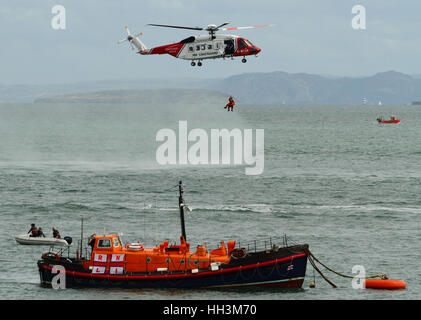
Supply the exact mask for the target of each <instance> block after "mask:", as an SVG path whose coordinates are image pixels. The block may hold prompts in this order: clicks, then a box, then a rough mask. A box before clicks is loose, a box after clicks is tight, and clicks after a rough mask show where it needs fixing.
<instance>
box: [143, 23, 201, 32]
mask: <svg viewBox="0 0 421 320" xmlns="http://www.w3.org/2000/svg"><path fill="white" fill-rule="evenodd" d="M148 26H154V27H166V28H176V29H188V30H203V28H199V27H183V26H169V25H166V24H153V23H149V24H148Z"/></svg>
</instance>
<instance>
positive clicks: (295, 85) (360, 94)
mask: <svg viewBox="0 0 421 320" xmlns="http://www.w3.org/2000/svg"><path fill="white" fill-rule="evenodd" d="M230 95H232V96H234V97H235V98H236V99H237V100H238V101H239V102H241V103H242V104H346V105H360V104H362V101H363V99H364V101H365V103H364V104H367V105H378V104H379V101H381V102H382V105H390V104H394V105H399V104H400V105H410V104H411V103H412V104H413V105H418V102H419V101H420V99H421V97H420V96H421V78H419V77H416V76H414V77H412V76H409V75H406V74H403V73H400V72H396V71H387V72H382V73H377V74H375V75H373V76H368V77H360V78H350V77H332V76H321V75H314V74H307V73H287V72H282V71H274V72H266V73H264V72H261V73H259V72H255V73H244V74H239V75H235V76H230V77H227V78H224V79H207V80H206V79H183V78H180V79H173V80H170V79H163V80H159V79H138V80H115V81H113V80H108V81H96V82H95V81H93V82H81V83H73V84H72V83H70V84H53V85H0V101H1V102H3V103H32V102H35V103H41V102H42V103H50V102H55V103H57V102H69V103H75V102H80V103H196V102H197V101H198V100H203V101H208V102H209V103H213V102H214V101H218V103H220V99H222V100H224V99H225V98H226V97H227V96H230Z"/></svg>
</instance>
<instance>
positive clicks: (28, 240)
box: [15, 234, 69, 246]
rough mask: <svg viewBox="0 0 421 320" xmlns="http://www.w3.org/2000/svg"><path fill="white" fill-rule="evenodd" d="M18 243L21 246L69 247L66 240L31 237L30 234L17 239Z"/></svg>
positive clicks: (19, 236)
mask: <svg viewBox="0 0 421 320" xmlns="http://www.w3.org/2000/svg"><path fill="white" fill-rule="evenodd" d="M15 239H16V242H17V243H20V244H30V245H39V246H40V245H41V246H42V245H47V246H52V245H54V246H67V245H69V244H68V243H67V241H66V240H64V239H56V238H44V237H30V236H29V234H21V235H18V236H16V237H15Z"/></svg>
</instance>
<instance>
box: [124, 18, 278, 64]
mask: <svg viewBox="0 0 421 320" xmlns="http://www.w3.org/2000/svg"><path fill="white" fill-rule="evenodd" d="M227 24H229V22H225V23H223V24H221V25H219V26H217V25H215V24H210V25H208V26H207V27H205V28H200V27H185V26H171V25H164V24H148V25H149V26H155V27H165V28H176V29H188V30H198V31H202V30H203V31H208V33H209V34H207V35H199V36H190V37H188V38H186V39H183V40H181V41H180V42H176V43H172V44H167V45H163V46H159V47H154V48H148V47H147V46H146V45H145V44H144V43H143V42H142V41H140V39H139V36H141V35H142V33H138V34H136V35H132V34H131V33H130V30H129V28H128V27H127V26H126V27H125V28H126V32H127V38H125V39H122V40H120V41H118V42H117V44H120V43H123V42H125V41H128V42H129V44H130V46H131V48H132V50H135V48H134V47H136V48H137V49H138V50H139V51H138V52H137V53H139V54H142V55H150V54H169V55H171V56H173V57H175V58H179V59H184V60H191V65H192V66H195V65H196V61H197V65H198V66H199V67H200V66H202V61H203V60H205V59H218V58H222V59H225V58H231V59H234V57H243V58H242V60H241V61H242V62H243V63H246V62H247V59H246V58H245V57H246V56H251V55H255V56H256V57H257V54H258V53H259V52H260V51H262V50H261V49H260V48H258V47H256V46H255V45H253V44H252V43H251V42H250V41H249V40H247V39H245V38H242V37H239V36H234V35H228V34H216V32H217V31H220V30H222V31H231V30H243V29H252V28H262V27H271V26H273V25H261V26H249V27H234V28H223V27H224V26H226V25H227Z"/></svg>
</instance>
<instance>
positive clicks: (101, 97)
mask: <svg viewBox="0 0 421 320" xmlns="http://www.w3.org/2000/svg"><path fill="white" fill-rule="evenodd" d="M227 99H228V95H226V94H223V93H220V92H216V91H212V90H207V89H149V90H135V89H133V90H106V91H98V92H88V93H78V94H68V95H57V96H52V97H44V98H38V99H35V101H34V102H35V103H141V104H196V103H198V102H200V103H210V104H212V103H219V104H220V103H221V102H222V103H223V102H224V101H226V100H227Z"/></svg>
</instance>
